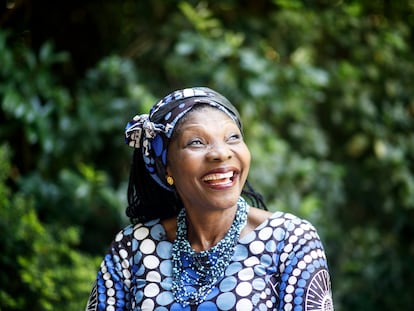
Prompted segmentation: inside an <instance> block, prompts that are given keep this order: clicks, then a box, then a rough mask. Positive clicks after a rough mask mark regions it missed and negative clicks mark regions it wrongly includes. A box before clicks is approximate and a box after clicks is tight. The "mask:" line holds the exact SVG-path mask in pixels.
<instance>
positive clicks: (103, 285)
mask: <svg viewBox="0 0 414 311" xmlns="http://www.w3.org/2000/svg"><path fill="white" fill-rule="evenodd" d="M171 249H172V243H171V242H169V241H168V240H167V237H166V232H165V230H164V227H163V226H162V225H161V223H160V222H159V221H158V220H153V221H151V222H147V223H145V224H138V225H135V226H132V225H130V226H128V227H126V228H125V229H124V230H122V231H121V232H120V233H118V235H117V236H116V238H115V240H114V242H113V243H112V245H111V247H110V251H109V252H108V253H107V254H106V256H105V258H104V260H103V261H102V264H101V267H100V270H99V272H98V276H97V280H96V284H95V286H94V288H93V290H92V292H91V296H90V298H89V301H88V304H87V308H86V310H87V311H92V310H108V311H118V310H119V311H120V310H157V311H164V310H188V311H190V310H198V311H203V310H240V311H248V310H259V311H264V310H284V311H289V310H292V311H311V310H312V311H316V310H321V311H331V310H333V303H332V297H331V286H330V279H329V273H328V267H327V262H326V257H325V254H324V251H323V246H322V244H321V241H320V239H319V236H318V235H317V233H316V231H315V229H314V227H313V226H312V225H311V224H310V223H308V222H306V221H304V220H301V219H299V218H297V217H295V216H293V215H291V214H285V213H281V212H276V213H274V214H273V215H272V216H271V217H270V218H269V219H268V220H267V221H265V222H264V223H263V224H262V225H260V226H259V227H258V228H256V229H255V230H254V231H252V232H250V233H249V234H248V235H246V236H244V237H243V238H242V239H240V240H239V242H238V244H237V246H236V249H235V253H234V255H233V257H232V261H231V262H230V264H229V266H228V267H227V269H226V270H225V274H224V276H223V277H222V278H221V279H220V280H219V281H218V282H217V284H216V286H215V287H214V288H213V290H212V291H211V292H210V294H209V295H208V296H207V298H206V300H205V301H204V302H202V303H201V304H199V305H191V306H187V307H185V308H183V307H182V306H181V305H180V304H179V303H177V302H175V301H174V297H173V293H172V292H171V285H172V264H171Z"/></svg>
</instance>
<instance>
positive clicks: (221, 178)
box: [202, 169, 238, 186]
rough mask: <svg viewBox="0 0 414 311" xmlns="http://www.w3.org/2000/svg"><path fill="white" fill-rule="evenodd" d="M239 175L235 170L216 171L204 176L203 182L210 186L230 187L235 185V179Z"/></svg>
mask: <svg viewBox="0 0 414 311" xmlns="http://www.w3.org/2000/svg"><path fill="white" fill-rule="evenodd" d="M237 174H238V173H237V171H236V170H234V169H232V170H227V171H222V172H219V171H217V170H216V171H214V172H210V173H208V174H206V175H204V177H203V178H202V181H203V182H205V183H207V184H209V185H210V186H229V185H232V184H233V181H234V177H235V176H236V175H237Z"/></svg>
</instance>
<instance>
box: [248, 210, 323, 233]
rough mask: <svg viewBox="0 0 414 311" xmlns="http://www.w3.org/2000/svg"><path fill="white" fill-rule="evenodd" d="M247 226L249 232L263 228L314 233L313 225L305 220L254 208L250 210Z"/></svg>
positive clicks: (292, 215) (291, 215)
mask: <svg viewBox="0 0 414 311" xmlns="http://www.w3.org/2000/svg"><path fill="white" fill-rule="evenodd" d="M248 225H249V228H250V229H251V230H260V229H262V228H265V227H270V228H273V229H277V228H280V229H284V230H287V231H292V230H295V229H296V228H301V229H302V230H304V231H309V230H310V231H315V228H314V227H313V225H312V224H311V223H310V222H309V221H308V220H306V219H303V218H300V217H298V216H296V215H294V214H291V213H286V212H282V211H276V212H270V211H265V210H261V209H258V208H255V207H251V208H250V212H249V216H248Z"/></svg>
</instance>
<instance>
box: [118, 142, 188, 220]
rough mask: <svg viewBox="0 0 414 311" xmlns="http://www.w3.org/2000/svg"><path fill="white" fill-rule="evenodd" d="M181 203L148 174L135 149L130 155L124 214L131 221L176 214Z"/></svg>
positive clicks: (137, 150)
mask: <svg viewBox="0 0 414 311" xmlns="http://www.w3.org/2000/svg"><path fill="white" fill-rule="evenodd" d="M181 207H182V203H181V201H180V200H179V198H177V196H176V195H175V193H174V192H171V191H168V190H166V189H164V188H162V187H161V186H160V185H158V184H157V182H156V181H155V180H154V179H153V178H152V177H151V176H150V175H149V173H148V171H147V169H146V168H145V163H144V160H143V159H142V155H141V151H140V150H139V149H135V150H134V153H133V156H132V164H131V172H130V176H129V185H128V207H127V209H126V215H127V216H128V217H129V219H130V220H131V222H132V223H137V222H145V221H148V220H152V219H156V218H160V219H165V218H169V217H173V216H176V215H177V214H178V211H179V210H180V209H181Z"/></svg>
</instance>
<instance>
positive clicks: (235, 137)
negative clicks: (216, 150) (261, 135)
mask: <svg viewBox="0 0 414 311" xmlns="http://www.w3.org/2000/svg"><path fill="white" fill-rule="evenodd" d="M240 138H241V135H240V134H232V135H230V136H229V141H235V140H240Z"/></svg>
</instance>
